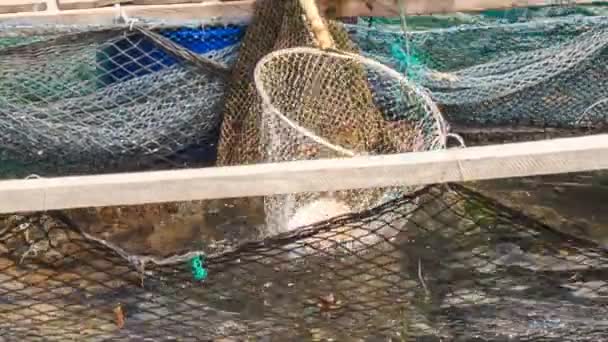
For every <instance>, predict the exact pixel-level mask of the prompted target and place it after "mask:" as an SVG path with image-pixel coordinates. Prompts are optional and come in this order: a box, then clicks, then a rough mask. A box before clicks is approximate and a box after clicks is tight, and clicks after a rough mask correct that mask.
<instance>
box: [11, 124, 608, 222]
mask: <svg viewBox="0 0 608 342" xmlns="http://www.w3.org/2000/svg"><path fill="white" fill-rule="evenodd" d="M600 169H608V134H602V135H592V136H586V137H578V138H564V139H554V140H543V141H535V142H525V143H514V144H504V145H491V146H482V147H471V148H465V149H454V150H443V151H431V152H420V153H406V154H395V155H382V156H371V157H369V156H366V157H354V158H346V159H328V160H312V161H296V162H285V163H273V164H259V165H249V166H232V167H211V168H203V169H189V170H176V171H156V172H139V173H124V174H112V175H95V176H78V177H59V178H48V179H44V178H43V179H28V180H7V181H0V213H13V212H29V211H44V210H55V209H69V208H80V207H96V206H114V205H137V204H146V203H161V202H173V201H188V200H203V199H217V198H234V197H248V196H266V195H275V194H285V193H297V192H308V191H332V190H344V189H364V188H375V187H385V186H415V185H424V184H436V183H445V182H466V181H477V180H484V179H497V178H511V177H524V176H536V175H546V174H560V173H568V172H584V171H593V170H600Z"/></svg>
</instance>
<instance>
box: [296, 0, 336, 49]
mask: <svg viewBox="0 0 608 342" xmlns="http://www.w3.org/2000/svg"><path fill="white" fill-rule="evenodd" d="M299 1H300V7H302V10H303V11H304V16H305V17H306V19H307V20H308V22H309V24H310V30H311V31H312V34H313V36H314V38H315V40H316V43H317V44H318V45H319V47H320V48H321V49H323V50H326V49H330V48H333V47H334V41H333V39H332V38H331V34H330V33H329V30H328V29H327V25H325V22H324V21H323V19H321V15H320V14H319V8H318V7H317V4H316V3H315V0H299Z"/></svg>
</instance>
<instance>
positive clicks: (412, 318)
mask: <svg viewBox="0 0 608 342" xmlns="http://www.w3.org/2000/svg"><path fill="white" fill-rule="evenodd" d="M326 23H327V25H328V27H329V29H330V32H331V36H332V38H333V40H334V43H335V49H333V50H331V51H321V50H319V49H317V48H316V47H315V46H316V42H315V39H314V38H313V35H312V34H311V32H310V28H309V24H308V23H307V21H306V20H305V19H304V18H303V11H302V9H301V8H300V7H299V4H298V2H297V1H295V0H290V1H279V0H258V1H256V10H255V15H254V20H253V22H252V23H251V25H250V26H249V27H248V29H247V32H246V34H245V36H244V39H243V42H242V43H240V44H239V43H238V40H239V39H237V37H238V35H239V32H241V31H239V30H240V29H239V28H234V30H233V31H231V29H232V28H228V29H226V28H220V29H218V28H215V29H211V28H208V31H206V30H205V28H203V29H202V31H201V30H199V29H196V30H194V31H188V30H183V29H180V30H172V31H163V30H160V31H156V30H154V31H152V30H149V29H143V28H140V27H138V26H135V27H134V28H133V29H132V28H126V27H117V28H102V29H96V30H91V29H86V30H85V29H82V30H79V31H78V30H77V31H78V32H72V33H71V34H69V35H66V34H64V33H53V34H50V35H48V36H44V37H42V36H35V35H34V36H30V37H29V39H30V41H16V40H14V39H12V40H11V39H8V40H5V41H7V42H8V43H6V44H5V45H6V46H7V47H4V48H0V66H1V67H2V68H1V69H0V73H1V75H0V76H2V78H0V85H2V84H6V87H5V86H4V85H2V87H0V101H3V105H2V106H0V114H1V115H0V116H2V117H3V118H6V122H8V123H10V125H13V126H10V125H8V126H6V127H5V128H3V129H5V130H6V131H7V132H8V134H6V135H4V136H3V137H2V138H0V143H1V144H2V145H3V146H5V147H4V148H3V149H2V154H1V155H0V158H1V161H2V164H1V165H2V168H3V172H5V171H4V170H6V169H8V167H13V166H12V165H16V166H19V168H16V167H15V168H13V169H12V171H11V172H15V174H19V172H21V173H23V174H27V173H32V172H41V171H37V170H42V171H44V172H45V175H48V174H54V173H61V172H64V171H65V170H75V171H74V172H87V170H94V171H96V172H100V171H103V170H112V171H116V170H132V169H134V168H135V169H137V168H147V167H148V166H149V165H150V164H159V163H160V164H164V163H169V164H170V165H179V166H191V165H197V163H198V162H200V161H201V159H205V157H201V156H200V152H201V150H203V151H204V150H205V149H206V148H210V147H213V145H214V144H215V140H214V139H216V138H214V136H215V135H214V134H215V133H214V132H215V131H218V130H219V131H220V132H219V141H218V145H219V146H218V162H217V163H218V164H219V165H242V164H252V163H262V162H281V161H292V160H303V159H320V158H332V157H350V156H356V155H367V154H388V153H396V152H411V151H424V150H432V149H443V148H445V145H446V136H447V134H448V132H447V128H446V123H445V122H444V121H443V119H442V117H441V115H440V114H439V110H438V108H437V106H436V105H435V104H434V100H437V99H438V97H437V94H440V96H441V94H443V93H442V92H444V93H445V94H447V95H445V96H448V95H449V96H453V95H454V94H455V93H456V90H458V91H461V93H460V94H461V95H462V96H461V97H462V99H466V98H467V97H466V96H464V95H463V94H469V93H467V92H466V91H473V90H471V89H468V90H466V91H465V90H463V89H460V88H458V89H456V90H455V89H451V88H449V87H447V88H446V89H444V90H441V91H442V92H438V91H437V89H438V87H434V88H433V87H431V94H429V93H428V92H427V90H425V89H423V88H422V86H429V82H430V81H429V80H432V81H433V82H438V83H437V84H440V85H441V87H445V86H446V85H445V83H446V82H447V83H450V82H456V81H458V82H465V81H466V82H469V83H466V82H465V83H466V86H467V87H469V88H471V87H472V85H474V86H481V85H484V86H487V87H488V89H489V90H485V92H480V93H477V94H478V95H479V96H478V97H472V98H474V99H475V101H478V102H483V103H486V102H487V101H486V102H484V101H485V100H483V101H482V99H485V97H492V96H493V97H492V98H493V100H492V101H490V102H492V103H493V101H494V102H495V101H497V98H503V97H500V96H499V95H503V92H504V91H506V90H505V89H507V88H505V87H506V86H503V85H502V83H500V82H495V81H496V80H495V79H493V78H492V77H489V79H487V82H486V83H479V82H474V81H473V79H474V76H475V77H476V75H477V76H478V74H483V76H484V77H485V76H488V75H486V74H484V73H485V72H487V71H488V70H486V69H484V67H481V66H477V65H476V64H475V63H478V62H479V61H480V60H479V59H475V58H473V59H468V60H467V59H466V58H449V54H447V53H456V51H461V52H462V50H458V49H456V48H455V47H454V49H451V48H450V45H449V44H448V42H452V43H454V44H457V45H458V44H460V45H461V46H462V44H464V43H462V42H459V43H458V42H456V41H453V40H452V39H447V40H441V39H439V40H438V44H439V45H437V46H435V48H439V47H443V48H446V49H447V50H446V51H447V52H446V54H445V55H441V54H438V55H437V57H436V58H437V61H442V62H441V63H472V64H470V65H467V66H466V67H467V68H469V69H467V70H469V71H470V70H476V71H477V72H478V73H477V74H467V75H464V76H462V75H461V77H460V78H457V79H455V78H454V76H453V75H452V74H454V73H455V72H454V71H453V70H451V69H450V70H448V69H446V70H443V69H440V68H439V67H433V68H434V69H439V71H441V72H444V74H446V75H447V76H446V77H445V79H440V80H435V79H432V78H431V76H432V75H435V74H436V73H437V70H434V69H433V70H431V69H428V68H426V67H424V66H419V67H418V68H411V67H410V64H411V62H408V63H410V64H407V66H408V68H407V70H406V69H399V67H400V66H401V65H400V64H398V63H397V59H395V58H393V57H394V56H393V55H392V54H386V53H385V52H377V51H376V50H370V49H369V48H367V47H365V46H364V45H363V44H362V43H361V42H362V40H361V39H362V38H361V37H360V36H358V34H360V33H362V32H363V29H362V28H361V26H359V25H356V26H348V25H343V24H340V23H338V22H335V21H327V22H326ZM501 25H502V24H501ZM509 25H510V24H509ZM539 25H540V24H539ZM507 26H508V25H507ZM541 26H542V25H541ZM566 26H567V25H566ZM601 26H602V25H599V26H598V25H595V24H594V25H591V26H590V29H589V30H585V29H580V30H579V29H578V28H577V29H575V30H574V31H576V30H579V31H581V32H579V33H580V34H581V36H577V37H578V38H580V37H592V38H593V39H596V40H597V41H600V40H601V41H603V39H604V38H603V37H602V35H601V34H599V33H597V32H599V31H596V29H598V27H601ZM484 27H485V26H484ZM488 27H489V26H488ZM501 27H503V26H501ZM508 27H509V29H508V30H511V31H508V30H507V31H508V32H510V33H513V32H519V31H517V30H516V29H515V28H516V27H515V26H508ZM559 27H562V26H559ZM203 31H204V32H208V33H209V35H206V34H203V33H201V32H203ZM431 31H432V30H431ZM452 31H454V32H460V31H458V30H456V29H447V30H445V32H452ZM507 31H505V32H507ZM541 31H542V30H541ZM549 31H551V30H549ZM582 31H586V32H582ZM154 32H157V33H156V34H155V33H154ZM365 32H367V31H365ZM429 32H430V31H429ZM433 32H434V31H433ZM438 32H440V34H439V35H440V37H444V36H441V34H444V33H442V32H444V31H438ZM462 32H463V33H462V34H463V35H464V36H465V37H468V36H467V35H469V34H470V33H471V32H469V31H467V28H465V29H464V30H462ZM349 33H350V35H349ZM224 34H226V35H224ZM382 34H386V35H387V36H388V37H396V35H393V33H391V32H388V31H386V32H384V31H382ZM416 34H418V33H412V36H416ZM420 34H421V35H423V34H427V32H426V31H425V32H423V33H420ZM450 34H451V33H450ZM448 36H449V35H448ZM506 36H508V34H507V35H506ZM163 37H165V38H168V39H170V40H171V41H173V42H175V43H178V44H179V45H180V46H181V47H182V48H180V47H178V46H175V45H172V44H171V43H170V42H167V40H166V39H164V38H163ZM378 37H383V36H378ZM421 37H422V36H421ZM368 38H369V37H368ZM368 38H366V39H368ZM503 38H504V37H503ZM351 39H353V40H354V41H355V42H356V43H357V44H355V43H354V42H353V40H351ZM391 39H392V38H391ZM543 39H544V38H543ZM571 39H572V37H571V36H569V37H565V38H564V39H563V40H561V41H559V42H558V43H559V44H567V43H568V42H570V40H571ZM413 40H414V41H415V39H413ZM497 40H500V38H498V39H497ZM480 41H481V42H483V43H486V44H489V42H490V41H491V39H488V41H485V40H484V39H481V38H480ZM516 41H519V40H517V39H516ZM554 41H558V40H554ZM554 41H552V43H553V42H554ZM211 42H216V43H217V44H215V43H211ZM421 42H426V43H424V44H431V43H428V42H429V41H427V40H424V39H422V40H421ZM199 43H200V44H202V45H204V46H199V45H198V44H199ZM468 43H471V41H469V42H468ZM575 43H576V44H578V45H577V46H576V48H574V47H573V49H574V50H576V51H578V50H580V51H579V52H577V53H578V55H576V54H575V56H578V57H580V58H578V57H577V58H578V59H576V61H574V60H573V61H572V62H571V64H572V65H575V66H571V67H569V68H563V65H562V64H561V61H556V60H553V59H552V58H550V54H549V53H552V52H554V53H555V54H559V53H561V52H560V51H559V50H558V49H557V48H556V47H555V46H553V47H551V48H552V49H555V51H553V50H551V49H550V48H549V47H547V49H548V50H535V51H536V52H534V53H528V52H526V51H529V50H528V48H529V47H530V46H531V45H533V46H537V44H538V41H535V40H534V39H532V37H530V40H528V43H527V44H528V46H526V41H525V40H524V41H522V42H521V45H520V46H521V47H522V51H523V52H526V53H525V54H524V55H522V56H523V57H521V58H523V59H524V60H525V58H531V60H533V61H535V62H538V64H536V65H542V66H544V65H547V66H549V67H550V70H553V71H554V74H555V75H553V77H554V78H556V79H557V78H559V77H561V75H564V73H565V72H568V71H572V70H574V69H576V68H578V66H579V64H580V63H579V62H580V61H581V60H584V59H585V58H587V57H589V56H596V55H598V53H599V52H598V51H599V50H598V49H601V48H600V45H601V44H595V45H592V44H587V43H589V42H588V41H586V40H585V39H577V40H575ZM424 44H423V43H420V45H421V46H424ZM495 44H496V45H495V51H494V52H495V54H494V56H493V57H491V58H490V59H488V60H487V61H484V63H486V62H487V63H492V61H495V60H500V59H495V57H496V58H498V57H500V58H506V57H508V56H510V55H508V56H507V55H504V56H503V55H500V51H499V50H500V49H498V42H496V43H495ZM8 45H10V46H8ZM431 45H432V44H431ZM482 45H483V44H482ZM412 46H413V47H414V48H416V46H415V45H412ZM471 46H473V47H478V52H480V51H483V50H484V46H478V45H475V42H473V43H472V45H471ZM560 46H561V47H567V45H560ZM237 47H240V50H239V54H238V56H237V55H236V49H237ZM359 48H361V49H362V50H363V51H364V52H366V53H368V56H370V57H372V58H373V59H369V58H365V57H362V56H360V55H359V54H358V53H359V52H360V51H359ZM473 50H474V49H473ZM522 51H520V52H522ZM382 53H385V54H384V55H383V54H382ZM391 53H392V52H391ZM382 56H387V59H385V60H383V59H381V57H382ZM34 57H36V58H34ZM379 58H380V60H381V62H383V63H386V64H389V65H392V66H393V67H395V69H391V68H389V67H387V66H385V65H382V64H381V63H378V62H377V61H374V59H376V60H377V59H379ZM407 58H409V57H407ZM406 60H407V59H406ZM524 60H522V59H514V61H515V62H514V63H515V64H518V63H519V64H518V65H519V66H522V67H524V69H522V70H528V69H525V66H527V65H528V64H527V63H525V62H524ZM20 61H21V62H20ZM24 61H26V62H27V63H26V62H24ZM407 61H409V60H407ZM218 63H221V64H218ZM391 63H393V64H391ZM441 63H439V62H438V65H441ZM569 63H570V62H569ZM484 65H486V66H488V65H494V64H484ZM5 66H7V67H5ZM9 66H10V67H9ZM225 66H227V67H230V71H227V68H225ZM458 68H460V66H459V67H458ZM551 68H552V69H551ZM599 68H600V69H601V65H600V67H599ZM427 69H428V70H427ZM501 70H502V69H501ZM594 70H595V69H594ZM414 71H415V72H414ZM406 72H407V74H406V75H407V76H404V74H405V73H406ZM456 73H457V72H456ZM514 73H515V74H517V75H519V74H518V72H515V71H514ZM520 73H521V72H520ZM24 74H25V75H28V77H27V78H19V77H20V75H24ZM4 76H6V77H4ZM425 77H426V78H425ZM32 78H33V80H35V81H32ZM28 79H30V81H28ZM479 79H480V78H477V79H476V80H477V81H479ZM484 79H485V78H484ZM59 81H61V82H59ZM604 81H605V80H604V79H600V80H597V81H594V82H596V83H600V84H601V82H604ZM28 82H29V83H28ZM442 82H443V83H442ZM522 82H523V83H525V82H528V83H533V81H531V80H530V79H524V80H523V81H522ZM465 83H463V84H465ZM541 83H542V82H541ZM541 83H535V87H536V86H540V84H541ZM596 83H593V82H590V84H589V85H588V86H589V87H590V88H589V89H595V88H594V87H596ZM450 84H451V83H450ZM490 86H491V87H490ZM7 87H16V88H15V90H14V91H12V90H11V91H9V90H8V88H7ZM501 87H503V88H501ZM518 87H519V88H518V89H515V88H514V89H515V90H516V91H515V92H513V93H509V94H508V96H506V98H510V99H513V98H512V97H513V96H516V95H517V94H522V93H523V92H522V89H524V86H523V85H522V84H519V83H518ZM532 88H534V87H532ZM441 89H443V88H441ZM526 89H529V88H526ZM594 91H595V90H594ZM223 95H225V96H223ZM517 96H519V95H517ZM432 97H435V99H433V98H432ZM577 99H578V97H577ZM439 102H441V101H439ZM473 102H474V101H473ZM516 102H517V101H515V102H514V103H516ZM488 103H489V102H488ZM4 104H6V106H4ZM524 105H526V103H523V104H522V106H524ZM528 105H529V103H528ZM7 106H8V107H7ZM441 106H442V108H443V109H444V110H445V111H446V112H447V113H448V114H449V115H452V116H453V117H454V118H456V119H458V116H457V115H456V114H454V113H460V112H455V111H453V110H452V109H451V108H452V107H453V106H456V105H453V106H452V104H450V105H448V104H445V103H442V104H441ZM450 106H452V107H450ZM458 106H461V107H462V106H463V105H462V104H461V103H459V104H458ZM471 106H473V105H471ZM463 108H464V107H463ZM474 108H477V110H479V113H481V111H482V109H483V108H489V107H487V106H486V107H483V106H482V107H479V108H478V107H475V106H474ZM506 108H511V107H509V106H506ZM511 109H512V110H514V109H513V108H511ZM483 110H486V109H483ZM463 115H464V114H463ZM484 115H486V114H484ZM471 118H472V120H473V121H475V120H481V119H480V118H481V114H479V116H474V115H473V116H471ZM220 119H223V121H222V122H221V127H220ZM490 121H496V120H494V119H492V120H490ZM507 121H508V120H507ZM0 124H2V123H0ZM15 127H17V128H15ZM1 139H3V140H1ZM197 152H199V153H197ZM7 161H11V162H12V163H13V164H9V163H8V162H7ZM34 166H35V167H34ZM70 168H73V169H70ZM15 170H17V171H19V172H17V171H15ZM355 172H356V171H355ZM379 176H380V175H379ZM302 181H303V182H305V181H306V180H302ZM593 217H595V216H593ZM600 225H601V224H600ZM565 226H566V225H565V224H564V222H562V221H559V222H558V224H556V225H547V224H543V223H540V222H539V221H538V220H535V219H533V218H531V217H530V216H528V215H524V214H523V213H521V212H518V211H515V210H513V209H509V208H508V207H506V206H504V205H501V204H499V203H498V202H497V201H496V200H495V199H493V198H491V197H488V196H486V195H484V194H481V193H479V192H476V191H473V190H471V189H470V188H467V187H464V186H459V185H434V186H429V187H424V188H403V187H392V188H382V189H369V190H359V189H356V190H355V189H353V190H348V191H335V192H324V193H300V194H292V195H280V196H271V197H266V198H245V199H239V200H234V201H197V202H188V203H174V204H159V205H146V206H133V207H111V208H97V209H91V208H89V209H79V210H70V211H64V212H48V213H41V214H31V215H12V216H6V217H2V218H1V221H0V331H1V332H2V337H3V338H7V339H10V340H16V339H25V340H28V341H29V340H45V341H48V340H61V341H64V340H68V339H76V340H79V339H86V340H91V341H96V340H179V341H201V340H218V339H221V338H225V337H229V338H236V339H238V340H274V339H276V340H281V341H288V340H302V339H305V340H316V341H318V340H339V341H359V340H361V339H366V340H382V341H385V340H410V339H419V340H423V341H426V340H428V341H446V340H450V341H452V340H453V341H471V340H475V341H504V340H519V341H527V340H530V341H543V340H547V341H564V340H568V341H583V340H585V341H597V340H601V339H602V338H604V336H606V334H608V322H607V321H606V320H605V319H604V316H606V313H607V312H605V311H606V310H605V307H606V300H605V298H606V295H607V293H606V291H607V286H606V284H607V283H606V281H607V278H608V274H606V272H604V269H605V265H606V262H607V261H608V259H607V258H608V256H607V255H606V250H605V248H603V247H602V246H603V244H602V243H600V242H603V241H599V242H598V241H596V240H594V239H583V238H581V237H580V236H578V235H576V234H571V233H572V232H570V231H569V232H564V227H565ZM555 227H558V228H560V229H559V230H558V229H555ZM220 341H221V340H220Z"/></svg>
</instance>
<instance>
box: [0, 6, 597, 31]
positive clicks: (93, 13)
mask: <svg viewBox="0 0 608 342" xmlns="http://www.w3.org/2000/svg"><path fill="white" fill-rule="evenodd" d="M11 1H12V2H15V1H17V2H19V3H21V2H23V1H28V2H29V0H11ZM37 1H39V2H40V3H42V4H44V3H45V2H46V1H47V0H37ZM49 1H53V0H49ZM108 1H109V0H108ZM318 1H321V0H318ZM323 1H324V2H325V4H323V3H321V6H320V7H321V10H322V11H324V10H326V9H327V4H326V3H327V2H328V1H336V0H323ZM113 2H117V3H122V2H123V1H119V0H116V1H113ZM171 2H173V1H171ZM254 3H255V0H240V1H225V2H224V1H211V0H210V1H205V2H200V3H184V4H168V5H146V6H144V5H123V6H121V7H122V10H123V11H124V13H125V14H126V15H127V16H129V17H131V18H139V19H148V20H161V21H169V22H171V21H174V22H178V23H179V22H184V21H209V20H211V19H214V20H216V21H219V22H234V21H237V22H241V21H243V22H246V21H248V20H250V17H251V14H252V12H253V6H254ZM368 3H369V4H370V6H368ZM557 3H558V1H556V0H406V1H405V7H406V8H405V13H406V14H408V15H423V14H436V13H451V12H459V11H461V12H475V11H482V10H487V9H506V8H514V7H539V6H552V5H556V4H557ZM571 3H573V4H578V5H589V4H608V1H598V0H573V1H571ZM76 5H77V4H72V5H71V6H68V7H67V8H79V7H78V6H76ZM3 6H6V5H4V4H3V3H0V24H19V25H48V24H52V25H78V24H90V25H108V24H112V23H114V22H115V20H116V16H117V11H116V9H115V8H113V7H101V8H88V9H72V10H60V11H49V10H47V11H40V12H20V13H6V12H7V11H8V10H3ZM28 6H29V7H28ZM28 6H26V7H23V6H21V7H15V6H11V7H10V8H19V10H22V11H23V10H28V8H31V7H32V5H28ZM47 7H48V3H47ZM7 8H9V7H7ZM61 8H62V5H61V2H60V3H59V9H61ZM336 11H337V15H338V16H342V17H354V16H379V17H382V16H385V17H396V16H398V15H399V7H398V1H395V0H341V2H340V3H339V6H338V8H337V9H336Z"/></svg>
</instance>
